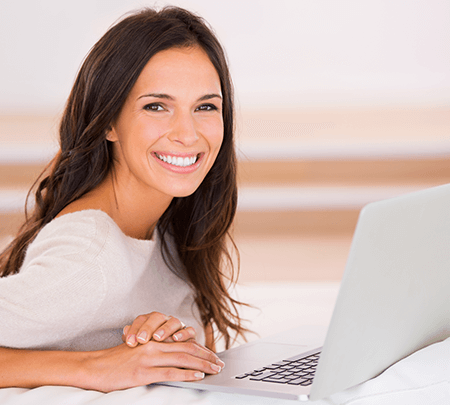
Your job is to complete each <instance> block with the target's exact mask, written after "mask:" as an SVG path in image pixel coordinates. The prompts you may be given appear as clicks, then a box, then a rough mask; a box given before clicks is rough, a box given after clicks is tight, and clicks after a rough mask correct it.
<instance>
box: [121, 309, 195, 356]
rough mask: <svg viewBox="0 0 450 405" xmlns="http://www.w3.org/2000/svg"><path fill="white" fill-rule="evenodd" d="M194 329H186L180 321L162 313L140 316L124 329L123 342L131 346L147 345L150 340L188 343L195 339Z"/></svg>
mask: <svg viewBox="0 0 450 405" xmlns="http://www.w3.org/2000/svg"><path fill="white" fill-rule="evenodd" d="M195 336H196V333H195V329H194V328H193V327H186V326H185V325H184V324H183V322H181V321H180V320H179V319H177V318H174V317H171V316H166V315H164V314H161V313H160V312H151V313H150V314H145V315H139V316H138V317H137V318H136V319H135V320H134V321H133V323H132V324H131V325H127V326H125V327H124V328H123V335H122V340H123V341H124V342H125V343H126V344H127V345H128V346H129V347H135V346H137V345H138V344H139V343H140V344H145V343H147V342H148V341H149V340H150V339H153V340H155V341H158V342H186V341H188V340H191V339H195Z"/></svg>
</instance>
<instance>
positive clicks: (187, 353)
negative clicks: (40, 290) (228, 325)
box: [0, 341, 220, 392]
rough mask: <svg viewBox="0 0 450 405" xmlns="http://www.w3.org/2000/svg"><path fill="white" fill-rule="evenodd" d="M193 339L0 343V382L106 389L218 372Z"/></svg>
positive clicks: (191, 378) (212, 357) (213, 360)
mask: <svg viewBox="0 0 450 405" xmlns="http://www.w3.org/2000/svg"><path fill="white" fill-rule="evenodd" d="M217 361H218V359H217V357H216V356H215V355H214V354H213V353H211V352H210V351H209V350H208V349H205V348H204V347H202V346H201V345H199V344H197V343H196V342H194V341H191V342H181V343H164V342H155V341H150V342H148V343H147V344H145V345H139V346H137V347H135V348H130V347H128V346H127V345H126V344H122V345H119V346H116V347H113V348H111V349H106V350H99V351H92V352H68V351H39V350H21V349H6V348H0V387H2V388H4V387H23V388H33V387H38V386H42V385H65V386H74V387H79V388H85V389H93V390H97V391H102V392H109V391H113V390H118V389H125V388H131V387H135V386H139V385H146V384H151V383H155V382H160V381H179V380H183V381H194V380H200V379H202V378H203V377H204V374H205V373H207V374H216V373H218V372H219V371H220V367H218V366H217V364H216V362H217Z"/></svg>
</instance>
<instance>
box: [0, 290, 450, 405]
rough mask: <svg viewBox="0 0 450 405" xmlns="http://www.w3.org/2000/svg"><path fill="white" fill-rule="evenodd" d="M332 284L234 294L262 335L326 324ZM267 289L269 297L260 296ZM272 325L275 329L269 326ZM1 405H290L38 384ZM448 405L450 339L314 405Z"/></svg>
mask: <svg viewBox="0 0 450 405" xmlns="http://www.w3.org/2000/svg"><path fill="white" fill-rule="evenodd" d="M337 289H338V284H337V283H318V284H314V283H299V284H295V283H290V284H251V285H248V286H244V287H242V286H239V287H238V289H237V294H238V296H239V297H240V298H241V299H243V300H249V301H250V302H251V303H253V304H255V305H259V306H260V307H261V309H262V312H261V313H260V314H259V315H258V314H257V313H256V312H254V311H255V310H247V311H244V317H245V316H248V315H251V316H252V319H253V324H252V326H253V327H254V329H255V330H256V331H258V332H260V333H261V335H266V334H268V333H271V332H278V331H281V330H284V329H289V328H290V327H291V326H292V325H293V323H294V320H293V319H294V317H295V319H296V320H297V321H298V322H300V323H302V322H304V323H311V322H315V323H316V324H324V322H325V323H326V322H327V321H328V319H329V317H330V315H331V308H332V306H333V304H334V300H335V297H336V293H337ZM267 292H271V293H272V298H270V299H266V298H264V295H265V293H267ZM273 329H276V330H273ZM0 403H1V404H2V405H36V404H45V405H106V404H108V405H125V404H126V405H131V404H142V405H144V404H146V405H147V404H158V405H175V404H180V405H181V404H193V405H208V404H215V405H239V404H255V405H256V404H258V405H291V404H294V403H295V402H292V401H289V400H275V399H273V398H263V397H254V396H244V395H233V394H221V393H204V392H200V391H194V390H186V389H179V388H172V387H163V386H157V387H151V388H148V387H137V388H133V389H129V390H123V391H116V392H112V393H108V394H102V393H99V392H95V391H86V390H81V389H77V388H72V387H40V388H36V389H33V390H27V389H19V388H7V389H1V390H0ZM449 403H450V339H447V340H445V341H444V342H441V343H438V344H435V345H432V346H429V347H428V348H425V349H423V350H421V351H419V352H417V353H415V354H413V355H412V356H410V357H408V358H406V359H405V360H403V361H401V362H399V363H397V364H396V365H394V366H392V367H391V368H390V369H388V370H387V371H385V372H384V373H383V374H381V375H380V376H379V377H377V378H375V379H373V380H371V381H369V382H366V383H364V384H361V385H360V386H357V387H354V388H351V389H349V390H347V391H344V392H341V393H338V394H335V395H333V396H332V397H330V398H328V399H326V400H321V401H316V402H312V403H311V404H314V405H336V404H339V405H344V404H345V405H445V404H447V405H448V404H449Z"/></svg>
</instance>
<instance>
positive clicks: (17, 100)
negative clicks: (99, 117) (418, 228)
mask: <svg viewBox="0 0 450 405" xmlns="http://www.w3.org/2000/svg"><path fill="white" fill-rule="evenodd" d="M166 4H174V5H179V6H182V7H185V8H188V9H189V10H191V11H194V12H197V13H199V14H200V15H201V16H203V17H204V18H205V19H206V20H207V21H208V22H209V23H210V24H211V25H212V27H213V28H214V29H215V31H216V33H217V35H218V37H219V39H220V40H221V41H222V43H223V45H224V47H225V49H226V51H227V54H228V58H229V63H230V67H231V72H232V76H233V79H234V84H235V87H236V101H237V103H236V107H237V117H238V122H237V146H238V153H239V183H240V195H239V211H238V214H237V218H236V223H235V230H234V234H235V239H236V242H237V244H238V246H239V248H240V252H241V282H242V283H244V284H245V283H247V282H251V281H272V280H273V281H275V280H277V281H287V282H289V281H338V280H340V278H341V276H342V273H343V270H344V268H345V261H346V257H347V254H348V250H349V247H350V243H351V237H352V234H353V231H354V227H355V225H356V221H357V217H358V213H359V210H360V209H361V207H362V206H363V205H364V204H366V203H368V202H371V201H376V200H380V199H384V198H388V197H392V196H395V195H399V194H402V193H406V192H409V191H413V190H417V189H420V188H425V187H429V186H434V185H438V184H444V183H447V182H450V162H449V159H448V157H449V154H450V1H448V0H415V1H414V2H408V1H402V0H376V1H375V0H370V1H367V0H340V1H338V2H336V1H333V0H315V1H307V0H278V1H276V2H273V1H269V0H258V1H243V0H227V1H210V0H209V1H207V0H184V1H172V2H166V1H157V2H155V1H143V0H140V1H138V0H127V1H118V0H117V1H114V0H77V1H66V0H39V1H34V0H0V240H3V243H4V242H5V240H6V238H7V237H8V235H11V234H13V233H14V232H15V231H16V230H17V226H18V224H19V222H20V221H21V220H22V218H23V214H22V211H23V207H24V201H25V197H26V193H27V189H28V188H29V187H30V186H31V184H32V182H33V180H34V178H35V177H36V176H37V174H38V173H39V172H40V171H41V170H42V168H43V167H44V165H45V163H46V162H48V161H49V160H50V158H51V157H52V156H53V154H54V153H55V151H56V149H57V140H56V139H57V127H58V120H59V117H60V114H61V112H62V110H63V107H64V103H65V100H66V98H67V96H68V94H69V92H70V88H71V86H72V83H73V80H74V78H75V75H76V73H77V70H78V68H79V66H80V64H81V62H82V60H83V58H84V56H85V55H86V53H87V52H88V51H89V49H90V48H91V47H92V46H93V44H94V43H95V42H96V41H97V40H98V39H99V38H100V37H101V36H102V35H103V34H104V32H105V31H106V30H107V29H108V27H109V26H110V25H111V24H113V23H114V22H115V21H116V20H117V19H118V18H120V17H121V16H122V15H123V14H124V13H126V12H128V11H130V10H133V9H137V8H140V7H142V6H157V7H162V6H164V5H166Z"/></svg>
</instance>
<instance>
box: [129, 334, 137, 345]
mask: <svg viewBox="0 0 450 405" xmlns="http://www.w3.org/2000/svg"><path fill="white" fill-rule="evenodd" d="M135 344H136V336H135V335H131V336H130V337H129V338H128V339H127V345H128V346H134V345H135Z"/></svg>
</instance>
